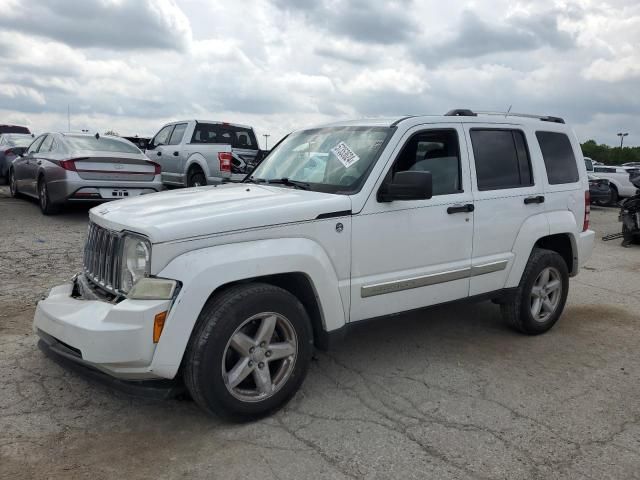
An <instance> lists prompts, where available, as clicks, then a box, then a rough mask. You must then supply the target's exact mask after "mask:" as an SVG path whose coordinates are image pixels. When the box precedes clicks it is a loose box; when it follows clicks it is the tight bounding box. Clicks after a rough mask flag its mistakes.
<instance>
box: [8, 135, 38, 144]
mask: <svg viewBox="0 0 640 480" xmlns="http://www.w3.org/2000/svg"><path fill="white" fill-rule="evenodd" d="M6 138H7V144H8V145H11V146H12V147H28V146H29V145H31V142H33V137H32V136H31V135H6Z"/></svg>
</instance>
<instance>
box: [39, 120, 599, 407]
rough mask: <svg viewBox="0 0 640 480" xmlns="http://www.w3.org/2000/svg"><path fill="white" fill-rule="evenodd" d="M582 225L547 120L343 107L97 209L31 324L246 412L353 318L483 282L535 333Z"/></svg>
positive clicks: (565, 152)
mask: <svg viewBox="0 0 640 480" xmlns="http://www.w3.org/2000/svg"><path fill="white" fill-rule="evenodd" d="M593 243H594V232H593V231H592V230H590V229H589V186H588V182H587V175H586V170H585V165H584V162H583V160H582V155H581V151H580V144H579V143H578V141H577V139H576V138H575V136H574V134H573V133H572V131H571V129H569V128H568V127H567V126H566V125H565V124H564V122H563V121H562V119H559V118H556V117H535V118H527V117H522V116H516V115H514V114H511V115H510V116H509V117H507V118H505V116H504V114H503V113H501V114H499V115H497V116H494V115H490V114H476V113H474V112H471V111H469V110H461V111H452V112H450V113H449V114H447V115H443V116H420V117H400V118H392V119H377V120H361V121H354V122H340V123H335V124H331V125H326V126H322V127H318V128H312V129H308V130H302V131H298V132H294V133H292V134H291V135H289V136H288V137H287V138H286V139H285V140H284V141H282V142H281V143H280V144H279V145H278V146H276V147H275V148H274V150H272V152H271V153H270V155H269V156H268V157H267V158H266V159H265V160H264V161H263V162H262V163H261V164H260V165H259V166H258V167H257V168H256V170H255V171H254V172H253V174H252V176H251V177H249V178H247V179H246V181H245V182H244V183H236V184H225V185H219V186H208V187H201V188H193V189H188V190H175V191H170V192H163V193H157V194H151V195H145V196H143V197H139V198H135V199H130V200H123V201H120V202H114V203H110V204H106V205H103V206H100V207H96V208H93V209H92V210H91V212H90V225H89V233H88V238H87V242H86V246H85V252H84V268H83V271H82V272H81V273H80V274H79V275H77V276H76V277H75V278H74V279H73V281H72V282H70V283H67V284H64V285H60V286H58V287H55V288H54V289H53V290H52V291H51V292H50V294H49V296H48V298H46V299H45V300H43V301H41V302H39V303H38V307H37V309H36V313H35V319H34V330H35V331H36V333H37V334H38V335H39V336H40V338H41V341H40V342H39V343H40V346H41V348H43V349H44V350H45V351H49V352H53V353H56V354H58V355H62V356H64V357H66V358H67V359H69V360H71V361H73V362H74V364H75V365H78V364H79V365H83V366H86V367H89V368H92V369H95V370H98V371H100V372H103V374H106V376H108V377H109V378H116V379H119V380H118V381H119V382H120V383H122V382H123V381H128V382H132V381H138V382H139V383H143V384H144V383H145V382H147V383H148V382H149V381H152V380H156V381H157V380H158V379H174V380H179V381H181V382H182V381H183V382H184V384H185V385H186V388H187V389H188V391H189V392H190V394H191V396H192V397H193V398H194V399H195V401H196V402H197V403H198V404H199V405H200V406H201V407H202V408H203V409H205V410H206V411H208V412H213V413H220V414H226V415H231V416H258V415H264V414H266V413H268V412H271V411H273V410H274V409H276V408H278V407H280V406H281V405H283V404H284V403H285V402H286V401H287V400H288V399H289V398H290V397H291V396H292V395H294V393H295V392H296V391H297V390H298V388H299V387H300V385H301V384H302V381H303V379H304V377H305V375H306V373H307V369H308V367H309V363H310V361H311V356H312V351H313V348H314V346H315V347H318V348H327V346H328V345H330V344H331V343H332V341H333V340H336V339H340V338H341V337H342V336H343V335H344V334H345V332H346V330H347V329H348V327H349V326H351V325H354V324H356V323H358V322H361V321H363V320H365V319H369V318H372V317H387V316H389V315H393V314H396V313H399V312H405V311H408V310H414V309H420V308H423V307H429V306H432V305H436V304H442V303H446V302H452V301H461V300H469V299H472V300H493V301H494V302H495V303H497V304H499V305H500V310H501V312H502V315H503V317H504V318H505V320H506V321H507V322H508V324H510V325H511V326H512V327H514V328H516V329H517V330H519V331H521V332H524V333H526V334H540V333H543V332H546V331H547V330H549V329H550V328H551V327H552V326H553V325H554V324H555V323H556V321H557V320H558V318H559V317H560V315H561V313H562V311H563V308H564V305H565V301H566V298H567V293H568V291H569V277H571V276H574V275H576V274H578V271H579V269H580V266H581V265H583V264H584V263H585V262H586V261H587V259H588V258H589V256H590V255H591V251H592V248H593ZM423 315H424V319H425V321H428V320H429V313H428V311H425V313H424V314H423ZM399 328H400V327H399ZM505 339H506V337H505ZM505 341H506V340H505Z"/></svg>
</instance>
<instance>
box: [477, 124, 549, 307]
mask: <svg viewBox="0 0 640 480" xmlns="http://www.w3.org/2000/svg"><path fill="white" fill-rule="evenodd" d="M465 133H466V136H467V142H468V144H469V154H470V156H471V171H472V182H473V199H474V204H475V222H474V232H473V261H472V263H473V265H472V270H474V271H475V273H474V275H473V276H472V277H471V284H470V288H469V294H470V295H472V296H473V295H479V294H482V293H487V292H492V291H496V290H500V289H502V288H504V285H505V282H506V279H507V275H508V272H509V270H510V268H511V266H512V264H513V261H514V259H515V256H514V253H513V252H512V249H513V246H514V243H515V240H516V237H517V235H518V233H519V231H520V228H521V226H522V225H523V224H524V223H525V222H526V221H527V219H529V218H530V217H532V216H535V215H540V214H542V213H544V211H545V205H544V201H545V199H544V190H543V181H542V180H541V178H542V175H543V172H538V171H536V170H535V168H533V165H535V163H537V164H538V165H539V163H540V162H532V161H531V156H530V150H529V145H528V142H527V135H526V133H525V129H523V128H522V127H521V126H518V125H496V124H481V123H478V124H472V125H469V124H465ZM545 222H546V220H545Z"/></svg>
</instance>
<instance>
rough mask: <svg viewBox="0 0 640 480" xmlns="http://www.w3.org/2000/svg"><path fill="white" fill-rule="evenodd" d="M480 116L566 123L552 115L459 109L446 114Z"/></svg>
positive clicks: (449, 115)
mask: <svg viewBox="0 0 640 480" xmlns="http://www.w3.org/2000/svg"><path fill="white" fill-rule="evenodd" d="M478 114H480V115H500V116H503V117H505V118H507V117H523V118H537V119H538V120H541V121H543V122H553V123H565V122H564V119H563V118H560V117H553V116H551V115H532V114H529V113H513V112H480V111H478V112H474V111H472V110H468V109H463V108H459V109H456V110H450V111H448V112H447V113H445V116H447V117H477V116H478Z"/></svg>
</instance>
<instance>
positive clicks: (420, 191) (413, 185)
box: [378, 171, 433, 202]
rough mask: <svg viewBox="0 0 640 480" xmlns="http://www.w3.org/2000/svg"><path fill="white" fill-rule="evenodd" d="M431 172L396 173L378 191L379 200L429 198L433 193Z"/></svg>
mask: <svg viewBox="0 0 640 480" xmlns="http://www.w3.org/2000/svg"><path fill="white" fill-rule="evenodd" d="M432 192H433V179H432V177H431V172H420V171H415V172H414V171H406V172H398V173H396V174H395V175H394V177H393V180H391V182H390V183H385V184H383V185H382V187H381V188H380V190H379V191H378V201H379V202H392V201H394V200H428V199H430V198H431V197H432V195H433V193H432Z"/></svg>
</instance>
